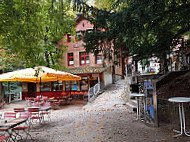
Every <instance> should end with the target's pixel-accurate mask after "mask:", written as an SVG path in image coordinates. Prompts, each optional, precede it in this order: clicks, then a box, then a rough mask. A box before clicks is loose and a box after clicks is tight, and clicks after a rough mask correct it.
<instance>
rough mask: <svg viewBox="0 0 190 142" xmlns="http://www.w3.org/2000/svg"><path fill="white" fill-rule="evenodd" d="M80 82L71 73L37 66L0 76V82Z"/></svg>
mask: <svg viewBox="0 0 190 142" xmlns="http://www.w3.org/2000/svg"><path fill="white" fill-rule="evenodd" d="M74 80H81V77H80V76H77V75H73V74H71V73H67V72H63V71H56V70H54V69H52V68H48V67H44V66H38V67H34V68H26V69H21V70H17V71H13V72H8V73H4V74H1V75H0V82H1V81H20V82H34V83H37V82H49V81H74Z"/></svg>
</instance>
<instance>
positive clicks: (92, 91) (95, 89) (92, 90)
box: [88, 83, 100, 102]
mask: <svg viewBox="0 0 190 142" xmlns="http://www.w3.org/2000/svg"><path fill="white" fill-rule="evenodd" d="M99 92H100V83H97V84H96V85H94V86H93V87H91V88H90V89H89V90H88V102H90V101H92V99H93V98H95V97H96V96H97V95H98V93H99Z"/></svg>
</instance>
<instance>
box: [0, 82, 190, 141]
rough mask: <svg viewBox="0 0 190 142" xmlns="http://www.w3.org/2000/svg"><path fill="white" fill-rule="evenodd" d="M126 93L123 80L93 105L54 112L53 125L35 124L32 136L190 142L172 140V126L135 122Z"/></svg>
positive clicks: (68, 107) (48, 123)
mask: <svg viewBox="0 0 190 142" xmlns="http://www.w3.org/2000/svg"><path fill="white" fill-rule="evenodd" d="M123 89H124V81H123V80H120V81H118V82H117V83H115V84H112V85H111V86H109V87H108V89H107V90H105V92H104V93H102V94H101V95H100V96H98V97H97V98H96V100H95V101H94V102H92V103H89V104H86V105H85V103H77V102H75V103H73V104H71V105H67V106H62V107H61V108H60V109H58V110H51V121H47V122H46V123H45V124H44V125H39V124H35V125H34V126H33V127H32V128H31V132H30V134H31V135H32V137H33V139H35V141H40V142H160V141H162V142H178V141H179V142H188V141H189V142H190V139H189V138H188V137H185V136H184V137H178V138H173V137H172V136H173V135H174V133H173V132H172V127H171V126H169V125H161V126H160V127H157V128H155V127H149V126H147V125H145V124H144V123H143V122H141V121H135V118H136V113H133V112H131V111H130V110H131V109H130V108H128V106H126V105H125V103H124V101H123V100H122V98H121V94H122V92H123ZM24 105H25V103H24V102H23V101H21V102H15V103H12V104H9V105H5V107H4V109H2V110H1V112H3V111H7V110H13V108H14V107H21V106H24ZM32 141H33V140H27V142H32Z"/></svg>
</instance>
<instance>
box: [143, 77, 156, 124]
mask: <svg viewBox="0 0 190 142" xmlns="http://www.w3.org/2000/svg"><path fill="white" fill-rule="evenodd" d="M144 94H145V98H144V99H145V101H144V103H145V104H144V120H145V124H148V125H152V126H158V119H157V96H156V81H155V80H152V79H149V80H144Z"/></svg>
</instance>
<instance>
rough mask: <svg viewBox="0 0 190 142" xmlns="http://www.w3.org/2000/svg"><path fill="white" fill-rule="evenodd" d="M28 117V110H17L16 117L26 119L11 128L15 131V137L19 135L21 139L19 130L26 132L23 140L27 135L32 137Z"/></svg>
mask: <svg viewBox="0 0 190 142" xmlns="http://www.w3.org/2000/svg"><path fill="white" fill-rule="evenodd" d="M30 117H31V113H30V112H19V115H18V118H21V119H27V121H26V123H25V124H24V125H20V126H16V127H14V128H13V131H14V132H15V133H16V136H15V137H17V136H19V137H20V138H21V140H22V139H23V138H22V136H21V135H20V133H19V132H20V131H23V132H24V133H25V134H26V138H25V140H27V138H28V136H30V138H31V139H32V137H31V135H30V133H29V132H30V125H31V122H30Z"/></svg>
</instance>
